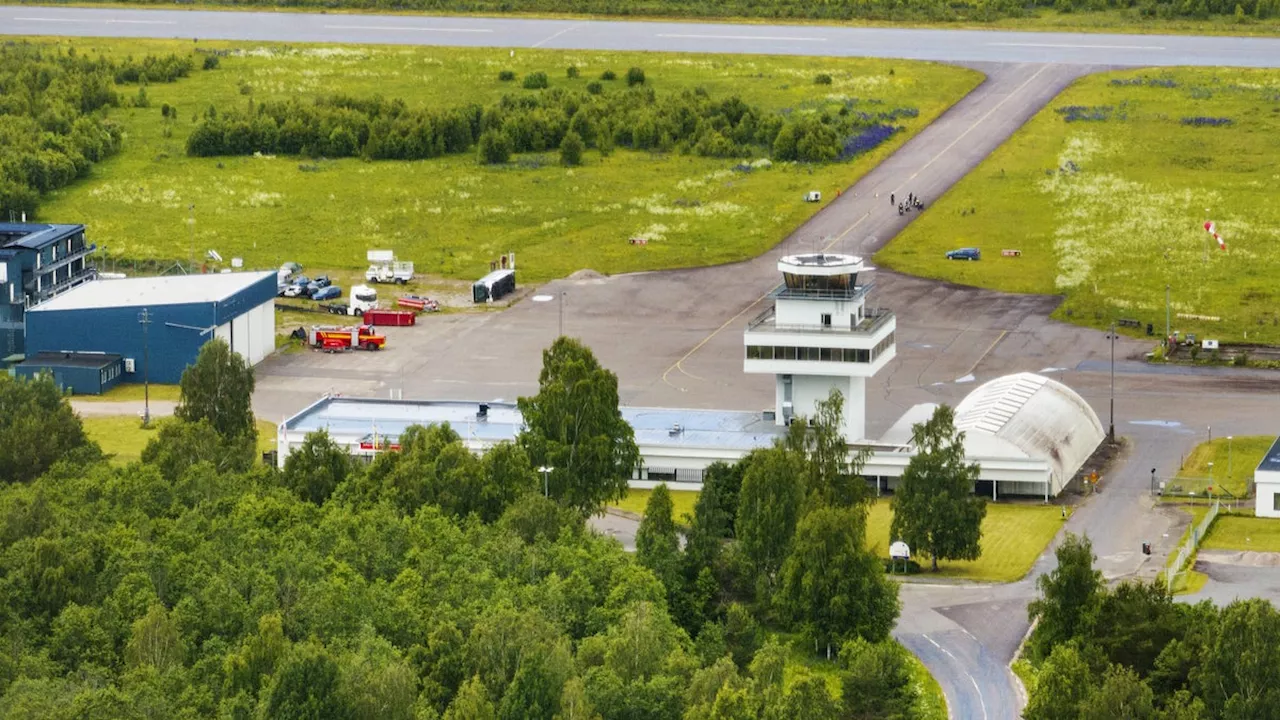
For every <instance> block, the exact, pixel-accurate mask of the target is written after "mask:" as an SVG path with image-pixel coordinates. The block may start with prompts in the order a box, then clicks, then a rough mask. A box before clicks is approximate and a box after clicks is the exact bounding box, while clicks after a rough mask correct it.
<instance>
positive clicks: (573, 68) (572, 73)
mask: <svg viewBox="0 0 1280 720" xmlns="http://www.w3.org/2000/svg"><path fill="white" fill-rule="evenodd" d="M564 74H565V77H568V78H570V79H572V78H576V77H578V66H577V65H570V66H569V69H568V70H565V71H564Z"/></svg>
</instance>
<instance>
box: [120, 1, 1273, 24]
mask: <svg viewBox="0 0 1280 720" xmlns="http://www.w3.org/2000/svg"><path fill="white" fill-rule="evenodd" d="M135 3H136V4H158V3H155V0H135ZM131 4H133V3H131ZM212 4H215V5H235V6H267V7H277V6H281V5H284V6H288V7H304V8H306V7H313V8H334V7H342V8H358V9H370V10H421V11H427V12H438V13H486V14H501V13H511V12H526V13H574V14H594V15H622V16H627V15H632V16H670V17H705V18H732V17H744V18H778V19H789V18H795V19H801V18H805V19H814V20H898V21H917V22H918V21H926V22H956V21H968V22H988V21H993V20H999V19H1001V18H1017V17H1028V16H1034V15H1035V13H1036V12H1037V11H1039V10H1042V9H1052V10H1055V11H1058V12H1062V13H1082V12H1091V11H1100V10H1121V11H1125V12H1128V13H1131V14H1132V15H1133V16H1134V17H1136V18H1161V19H1168V18H1191V19H1207V18H1210V17H1212V16H1215V15H1225V16H1233V15H1235V16H1239V17H1240V18H1242V19H1243V18H1269V17H1274V16H1276V15H1277V14H1278V13H1280V4H1277V0H1240V1H1239V2H1237V1H1236V0H949V1H948V2H943V1H942V0H836V1H835V2H822V3H814V2H804V1H803V0H693V1H692V2H690V1H688V0H222V1H221V2H213V3H212Z"/></svg>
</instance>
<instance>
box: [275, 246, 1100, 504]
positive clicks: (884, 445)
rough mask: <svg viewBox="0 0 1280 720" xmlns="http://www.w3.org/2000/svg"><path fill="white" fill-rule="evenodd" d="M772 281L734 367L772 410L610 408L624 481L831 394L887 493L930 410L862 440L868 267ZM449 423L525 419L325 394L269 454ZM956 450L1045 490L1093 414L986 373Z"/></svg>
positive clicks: (846, 263)
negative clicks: (630, 439)
mask: <svg viewBox="0 0 1280 720" xmlns="http://www.w3.org/2000/svg"><path fill="white" fill-rule="evenodd" d="M779 270H780V271H782V275H783V283H782V284H781V285H780V286H779V287H778V288H777V289H775V290H774V291H773V293H772V297H773V299H774V303H773V307H771V308H769V309H768V310H766V311H765V312H763V313H762V314H761V315H760V316H758V317H757V318H755V319H753V320H752V321H750V322H749V323H748V324H747V327H746V329H745V331H744V334H743V346H744V349H743V353H744V355H743V369H744V371H745V372H748V373H764V374H769V375H773V376H774V381H775V387H776V394H775V400H776V403H775V406H774V407H773V408H770V409H767V410H763V411H758V412H748V411H735V410H688V409H675V408H647V407H623V408H621V412H622V416H623V418H624V419H625V420H626V421H627V422H628V423H630V425H631V427H632V428H633V429H634V431H635V440H636V445H637V447H638V449H639V451H640V456H641V466H640V467H639V468H638V469H637V470H636V471H635V472H634V474H633V476H632V478H631V480H632V486H633V487H639V488H647V487H653V486H654V485H656V484H658V483H660V482H665V483H667V484H669V485H671V486H672V487H673V488H676V487H678V488H681V489H697V488H698V486H699V485H700V484H701V482H702V476H703V471H704V470H705V469H706V468H707V466H709V465H711V464H712V463H714V462H727V463H733V462H737V461H738V460H740V459H741V458H742V457H743V456H745V455H746V454H748V453H750V452H751V451H753V450H755V449H757V448H767V447H770V446H772V445H773V444H774V443H776V442H777V441H778V440H779V439H781V438H782V437H784V436H785V435H786V433H787V426H788V425H789V424H790V423H791V421H792V419H794V418H795V417H801V416H812V415H813V413H814V409H815V407H816V404H817V403H818V402H820V401H822V400H824V399H826V398H827V397H828V395H829V394H830V392H831V390H833V389H835V390H839V391H840V392H841V393H842V394H843V395H844V397H845V407H844V417H843V418H842V422H841V428H842V430H843V432H844V435H845V438H846V439H847V441H848V443H849V446H850V449H851V450H861V449H865V450H867V451H868V456H867V462H866V465H865V466H864V468H863V473H862V474H863V476H864V477H865V478H867V480H868V481H869V482H871V483H874V485H875V487H876V490H877V492H880V491H883V490H892V489H893V488H894V487H895V486H896V484H897V482H898V479H899V478H900V477H901V476H902V472H903V471H904V470H905V469H906V467H907V463H908V462H910V460H911V457H912V456H913V455H914V454H915V448H914V447H913V446H912V443H911V435H912V432H911V431H912V426H913V425H914V424H916V423H920V422H924V421H925V420H927V419H928V418H929V416H930V415H931V414H932V413H933V411H934V409H935V407H936V405H932V404H922V405H917V406H915V407H913V408H911V409H909V410H908V411H907V412H906V414H904V415H903V416H902V417H901V418H900V419H898V421H897V422H896V423H895V424H894V425H893V426H892V427H891V428H890V429H889V431H888V432H886V433H885V434H884V435H883V436H881V437H879V438H874V439H873V438H868V437H867V436H866V421H865V407H866V398H865V392H866V391H865V383H866V380H867V378H870V377H872V376H874V375H875V374H876V373H877V372H879V370H881V369H882V368H884V367H885V366H886V365H887V364H888V363H889V362H890V361H891V360H892V359H893V357H894V350H895V348H894V333H895V328H896V322H895V319H894V317H893V314H892V313H891V312H889V311H888V310H886V309H884V308H868V307H866V305H865V303H866V300H867V294H868V290H869V288H870V285H869V284H861V285H860V284H858V275H859V273H866V272H868V271H869V268H866V267H865V266H864V265H863V262H862V259H861V258H857V257H853V256H848V255H831V254H813V255H797V256H789V257H785V258H783V259H782V260H781V261H779ZM441 423H449V425H450V426H451V427H452V428H453V429H454V430H455V431H457V432H458V434H459V435H460V436H461V437H462V439H463V441H464V442H465V443H466V444H467V446H468V447H469V448H470V449H471V450H473V451H475V452H483V451H484V450H486V449H488V448H490V447H492V446H493V445H495V444H497V443H500V442H508V441H513V440H515V439H516V437H517V436H518V435H519V434H520V432H521V431H522V429H523V428H524V420H523V418H522V417H521V415H520V411H519V409H518V408H517V407H516V406H515V405H514V404H511V403H498V402H452V401H449V402H436V401H429V400H423V401H415V400H389V399H388V400H383V399H361V398H347V397H324V398H321V399H320V400H318V401H317V402H315V403H313V404H312V405H311V406H309V407H307V408H305V409H304V410H302V411H301V412H299V413H298V414H296V415H294V416H293V417H290V418H287V419H285V420H284V422H283V423H281V424H280V426H279V428H278V431H277V432H278V437H277V449H278V451H279V452H278V462H279V463H280V464H281V466H283V463H284V461H285V458H286V457H287V456H288V454H289V453H290V452H291V451H292V450H293V449H295V448H297V447H299V446H301V444H302V442H303V441H304V439H305V438H306V436H307V434H308V433H311V432H314V431H318V430H325V431H327V432H328V433H329V435H330V437H332V438H333V439H334V440H335V441H336V442H337V443H339V444H340V445H343V446H345V447H346V448H348V450H349V451H350V452H351V453H353V454H355V455H359V456H364V457H372V456H373V455H374V454H375V453H378V452H384V451H395V450H396V441H397V439H398V438H399V436H400V434H401V433H403V432H404V430H405V429H406V428H408V427H410V426H412V425H422V426H430V425H438V424H441ZM956 425H957V429H959V430H961V431H963V432H964V434H965V438H964V444H965V455H966V459H967V460H968V461H970V462H976V463H978V465H979V466H980V468H981V474H980V477H979V481H978V484H977V486H976V487H975V488H974V490H975V491H976V492H980V493H983V494H990V495H991V496H992V497H993V498H999V497H1001V496H1004V495H1019V496H1033V497H1042V498H1044V499H1048V498H1049V497H1052V496H1056V495H1057V494H1058V493H1060V492H1061V491H1062V489H1063V488H1064V487H1065V486H1066V485H1067V483H1069V482H1070V481H1071V480H1072V479H1073V478H1074V477H1075V475H1076V473H1077V472H1079V470H1080V468H1081V467H1082V466H1083V465H1084V463H1085V462H1086V461H1087V460H1088V459H1089V457H1090V456H1091V455H1092V454H1093V452H1094V450H1095V449H1096V448H1097V447H1098V445H1099V444H1100V443H1101V442H1102V440H1103V437H1104V431H1103V427H1102V423H1101V422H1100V421H1099V420H1098V417H1097V415H1096V414H1095V413H1094V412H1093V410H1092V408H1090V407H1089V405H1088V403H1086V402H1085V401H1084V400H1083V399H1082V398H1081V397H1080V396H1079V395H1077V394H1076V393H1075V392H1073V391H1072V390H1071V389H1070V388H1068V387H1066V386H1065V385H1063V384H1062V383H1059V382H1057V381H1054V380H1052V379H1050V378H1047V377H1043V376H1041V375H1035V374H1032V373H1018V374H1016V375H1009V376H1006V377H1001V378H997V379H995V380H992V381H990V382H988V383H985V384H984V385H982V386H980V387H978V388H977V389H975V390H974V391H973V392H972V393H970V394H969V395H968V396H967V397H966V398H965V399H964V401H962V402H961V403H960V404H959V405H958V406H957V407H956Z"/></svg>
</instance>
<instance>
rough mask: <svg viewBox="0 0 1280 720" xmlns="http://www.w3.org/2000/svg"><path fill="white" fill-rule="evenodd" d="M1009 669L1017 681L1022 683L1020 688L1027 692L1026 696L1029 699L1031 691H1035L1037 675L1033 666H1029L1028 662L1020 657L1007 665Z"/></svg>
mask: <svg viewBox="0 0 1280 720" xmlns="http://www.w3.org/2000/svg"><path fill="white" fill-rule="evenodd" d="M1009 668H1010V669H1011V670H1013V674H1014V675H1017V676H1018V679H1019V680H1021V681H1022V687H1023V689H1025V690H1026V691H1027V696H1028V697H1030V696H1031V693H1032V691H1034V690H1035V689H1036V674H1037V673H1036V668H1035V666H1034V665H1032V664H1031V661H1030V660H1028V659H1026V658H1024V657H1020V658H1018V659H1017V660H1014V661H1013V663H1012V664H1010V665H1009Z"/></svg>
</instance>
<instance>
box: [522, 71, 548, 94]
mask: <svg viewBox="0 0 1280 720" xmlns="http://www.w3.org/2000/svg"><path fill="white" fill-rule="evenodd" d="M548 84H549V83H548V82H547V74H546V73H544V72H531V73H529V74H528V75H525V76H524V89H525V90H541V89H543V88H545V87H547V85H548Z"/></svg>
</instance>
